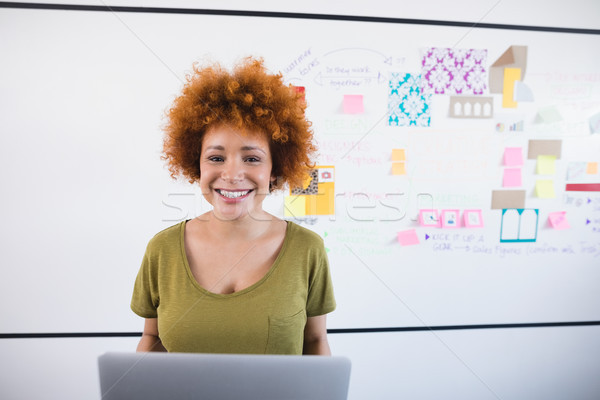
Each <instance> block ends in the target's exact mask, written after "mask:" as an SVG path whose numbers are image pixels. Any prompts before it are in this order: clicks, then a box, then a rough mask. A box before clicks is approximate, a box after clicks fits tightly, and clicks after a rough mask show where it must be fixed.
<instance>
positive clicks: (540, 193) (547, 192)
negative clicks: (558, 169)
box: [535, 179, 556, 199]
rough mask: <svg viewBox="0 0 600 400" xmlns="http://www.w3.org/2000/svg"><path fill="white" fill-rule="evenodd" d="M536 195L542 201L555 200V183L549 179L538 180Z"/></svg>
mask: <svg viewBox="0 0 600 400" xmlns="http://www.w3.org/2000/svg"><path fill="white" fill-rule="evenodd" d="M535 195H536V196H537V197H539V198H540V199H554V198H555V197H556V194H555V193H554V182H553V181H552V180H549V179H538V180H537V181H536V182H535Z"/></svg>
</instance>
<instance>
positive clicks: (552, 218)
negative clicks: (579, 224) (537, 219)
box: [548, 211, 571, 229]
mask: <svg viewBox="0 0 600 400" xmlns="http://www.w3.org/2000/svg"><path fill="white" fill-rule="evenodd" d="M548 221H549V222H550V226H552V227H553V228H554V229H568V228H570V227H571V225H569V221H567V212H566V211H557V212H553V213H550V214H548Z"/></svg>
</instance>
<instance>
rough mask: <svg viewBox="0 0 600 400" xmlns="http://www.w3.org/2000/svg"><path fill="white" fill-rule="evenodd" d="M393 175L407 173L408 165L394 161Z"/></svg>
mask: <svg viewBox="0 0 600 400" xmlns="http://www.w3.org/2000/svg"><path fill="white" fill-rule="evenodd" d="M392 175H406V165H405V163H403V162H395V163H392Z"/></svg>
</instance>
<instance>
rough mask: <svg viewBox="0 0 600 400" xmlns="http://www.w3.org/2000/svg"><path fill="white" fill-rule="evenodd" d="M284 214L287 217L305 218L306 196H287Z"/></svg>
mask: <svg viewBox="0 0 600 400" xmlns="http://www.w3.org/2000/svg"><path fill="white" fill-rule="evenodd" d="M283 213H284V215H285V216H286V217H303V216H305V215H306V196H304V195H299V196H294V195H292V196H285V198H284V204H283Z"/></svg>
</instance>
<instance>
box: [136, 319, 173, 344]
mask: <svg viewBox="0 0 600 400" xmlns="http://www.w3.org/2000/svg"><path fill="white" fill-rule="evenodd" d="M136 351H140V352H143V351H167V349H165V347H164V346H163V344H162V342H161V341H160V338H159V337H158V318H146V322H145V323H144V332H143V333H142V338H141V339H140V343H138V346H137V349H136Z"/></svg>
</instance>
